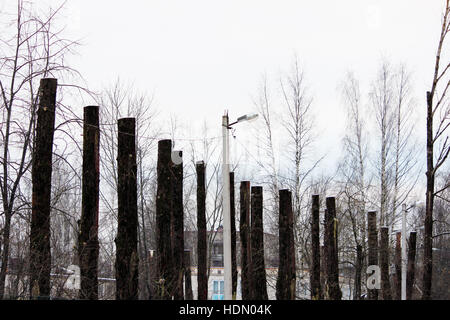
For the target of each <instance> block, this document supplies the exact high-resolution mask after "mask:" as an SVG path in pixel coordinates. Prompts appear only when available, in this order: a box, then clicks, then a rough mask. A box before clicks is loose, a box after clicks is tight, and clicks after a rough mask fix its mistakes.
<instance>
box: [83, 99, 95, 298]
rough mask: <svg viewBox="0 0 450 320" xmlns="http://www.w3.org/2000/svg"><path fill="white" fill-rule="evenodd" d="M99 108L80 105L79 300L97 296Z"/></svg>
mask: <svg viewBox="0 0 450 320" xmlns="http://www.w3.org/2000/svg"><path fill="white" fill-rule="evenodd" d="M99 147H100V128H99V107H98V106H88V107H85V108H84V125H83V176H82V184H83V185H82V196H81V220H80V233H79V236H78V261H79V264H80V299H87V300H97V299H98V278H97V269H98V266H97V265H98V254H99V243H98V210H99V183H100V152H99Z"/></svg>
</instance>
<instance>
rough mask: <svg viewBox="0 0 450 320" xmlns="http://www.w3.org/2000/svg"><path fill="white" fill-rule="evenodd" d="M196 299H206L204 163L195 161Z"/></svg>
mask: <svg viewBox="0 0 450 320" xmlns="http://www.w3.org/2000/svg"><path fill="white" fill-rule="evenodd" d="M195 168H196V171H197V290H198V292H197V299H198V300H208V273H207V251H206V250H207V248H206V245H207V242H206V241H207V239H206V212H205V210H206V186H205V163H204V162H203V161H199V162H197V164H196V166H195Z"/></svg>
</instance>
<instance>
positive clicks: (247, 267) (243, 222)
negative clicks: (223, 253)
mask: <svg viewBox="0 0 450 320" xmlns="http://www.w3.org/2000/svg"><path fill="white" fill-rule="evenodd" d="M239 230H240V232H239V234H240V237H241V296H242V300H250V299H251V292H252V285H251V281H252V262H251V239H250V182H249V181H241V186H240V220H239Z"/></svg>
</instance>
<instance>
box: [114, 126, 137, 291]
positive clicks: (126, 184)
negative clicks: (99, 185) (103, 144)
mask: <svg viewBox="0 0 450 320" xmlns="http://www.w3.org/2000/svg"><path fill="white" fill-rule="evenodd" d="M135 130H136V119H135V118H122V119H119V120H118V132H119V134H118V145H117V171H118V184H117V200H118V202H117V204H118V213H117V220H118V221H117V236H116V240H115V242H116V300H137V299H138V280H139V279H138V276H139V272H138V266H139V256H138V243H137V229H138V215H137V165H136V136H135V132H136V131H135Z"/></svg>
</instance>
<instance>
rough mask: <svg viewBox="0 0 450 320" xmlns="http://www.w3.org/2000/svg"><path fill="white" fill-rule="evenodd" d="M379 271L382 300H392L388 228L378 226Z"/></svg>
mask: <svg viewBox="0 0 450 320" xmlns="http://www.w3.org/2000/svg"><path fill="white" fill-rule="evenodd" d="M380 269H381V270H380V271H381V293H382V296H383V300H392V294H391V284H390V282H389V228H388V227H381V228H380Z"/></svg>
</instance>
